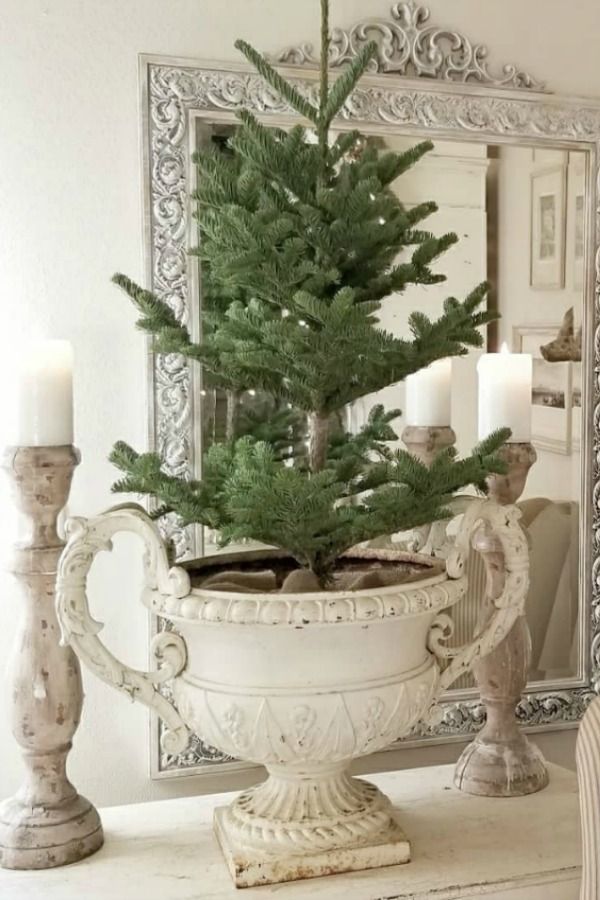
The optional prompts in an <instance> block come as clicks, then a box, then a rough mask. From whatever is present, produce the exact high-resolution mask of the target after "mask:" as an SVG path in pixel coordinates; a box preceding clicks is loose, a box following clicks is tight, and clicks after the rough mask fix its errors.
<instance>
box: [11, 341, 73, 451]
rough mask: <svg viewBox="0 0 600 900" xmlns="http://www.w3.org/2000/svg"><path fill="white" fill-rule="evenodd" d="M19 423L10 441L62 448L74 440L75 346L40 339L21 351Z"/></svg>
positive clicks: (15, 426) (22, 445)
mask: <svg viewBox="0 0 600 900" xmlns="http://www.w3.org/2000/svg"><path fill="white" fill-rule="evenodd" d="M15 368H16V377H17V381H16V388H17V389H16V398H15V400H16V403H15V406H16V409H15V424H14V428H13V429H11V430H12V432H13V433H12V434H11V435H10V443H11V444H14V445H16V446H20V447H59V446H61V445H64V444H72V443H73V348H72V347H71V345H70V344H69V342H68V341H36V342H34V343H31V344H28V345H26V346H24V347H23V348H22V349H20V351H19V352H18V358H17V361H16V367H15Z"/></svg>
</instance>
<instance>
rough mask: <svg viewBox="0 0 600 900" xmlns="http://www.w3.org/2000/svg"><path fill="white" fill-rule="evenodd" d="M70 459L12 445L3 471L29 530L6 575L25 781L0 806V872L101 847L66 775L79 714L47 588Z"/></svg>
mask: <svg viewBox="0 0 600 900" xmlns="http://www.w3.org/2000/svg"><path fill="white" fill-rule="evenodd" d="M78 462H79V453H78V451H77V450H76V449H75V448H74V447H72V446H62V447H13V448H9V449H7V450H6V451H5V453H4V456H3V459H2V468H4V470H5V471H6V472H7V473H8V475H9V477H10V480H11V483H12V493H13V496H14V498H15V501H16V504H17V506H18V507H19V509H20V510H21V512H23V513H24V515H25V517H26V519H27V520H28V523H29V533H28V535H27V538H26V540H25V541H23V542H21V543H19V544H16V545H15V548H14V552H13V558H12V564H11V569H10V570H11V572H12V573H13V574H14V575H15V578H16V583H17V585H18V587H19V591H18V596H19V602H20V607H21V609H20V615H21V621H20V624H19V627H18V631H17V634H16V637H15V644H14V652H13V656H12V659H11V661H10V665H9V672H8V679H9V685H10V690H11V709H12V731H13V734H14V737H15V739H16V740H17V742H18V743H19V744H20V746H21V748H22V750H23V760H24V763H25V767H26V775H25V780H24V783H23V784H22V785H21V787H20V789H19V790H18V791H17V793H16V794H15V795H14V796H13V797H11V798H9V799H8V800H5V801H4V802H3V803H2V804H0V865H2V866H3V867H4V868H7V869H48V868H51V867H53V866H63V865H66V864H67V863H72V862H76V861H77V860H80V859H83V858H84V857H86V856H89V855H90V854H91V853H94V852H95V851H96V850H98V849H99V847H101V846H102V843H103V834H102V825H101V823H100V818H99V816H98V813H97V811H96V810H95V808H94V807H93V806H92V804H91V803H89V801H88V800H86V799H85V798H84V797H81V796H80V795H79V794H78V793H77V791H76V790H75V788H74V787H73V785H72V784H71V783H70V781H69V780H68V778H67V775H66V761H67V755H68V753H69V751H70V749H71V741H72V738H73V735H74V734H75V731H76V729H77V726H78V725H79V719H80V715H81V708H82V704H83V689H82V684H81V670H80V668H79V661H78V659H77V657H76V656H75V654H74V653H73V650H72V649H71V648H70V647H68V646H67V647H63V646H61V645H60V643H59V641H60V630H59V625H58V620H57V618H56V612H55V609H54V583H55V579H56V571H57V566H58V559H59V557H60V554H61V552H62V549H63V547H64V541H62V540H61V538H60V537H59V535H58V533H57V518H58V515H59V513H60V511H61V509H62V508H63V507H64V506H65V504H66V502H67V498H68V496H69V490H70V487H71V480H72V477H73V471H74V469H75V466H76V465H77V464H78Z"/></svg>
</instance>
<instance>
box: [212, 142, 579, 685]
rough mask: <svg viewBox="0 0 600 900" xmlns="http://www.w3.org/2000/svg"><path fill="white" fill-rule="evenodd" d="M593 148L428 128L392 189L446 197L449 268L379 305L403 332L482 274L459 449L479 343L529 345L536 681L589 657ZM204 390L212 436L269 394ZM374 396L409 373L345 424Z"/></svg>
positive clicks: (458, 384)
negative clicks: (434, 137)
mask: <svg viewBox="0 0 600 900" xmlns="http://www.w3.org/2000/svg"><path fill="white" fill-rule="evenodd" d="M232 128H233V126H232V125H230V124H227V125H219V126H211V125H208V124H202V125H201V126H200V127H199V129H198V135H199V143H200V144H204V145H205V144H206V143H207V142H211V143H216V144H217V145H218V146H219V147H220V148H221V150H222V152H227V145H226V141H227V137H228V135H229V134H231V131H232ZM374 139H375V140H377V141H378V142H380V143H381V145H382V146H387V147H389V148H390V149H393V150H401V149H403V148H406V147H409V146H412V145H413V144H414V143H415V142H416V141H417V140H419V138H415V137H410V138H409V137H405V136H398V135H389V134H386V135H385V137H375V138H374ZM586 161H587V156H586V153H585V152H584V151H572V150H570V151H566V150H562V149H558V148H557V149H548V148H547V147H545V148H544V149H541V148H539V147H535V148H534V147H531V146H513V145H511V144H501V145H485V144H482V143H474V142H454V141H441V140H439V141H434V149H433V150H432V151H431V152H430V153H429V154H428V155H427V156H426V157H424V158H423V159H422V160H421V161H420V163H419V164H418V165H417V166H415V167H414V168H412V169H410V171H409V172H408V173H407V174H406V175H404V176H401V177H400V178H399V179H398V180H397V181H396V183H395V186H394V189H395V190H396V191H397V193H398V195H399V196H400V199H401V200H402V201H403V202H404V203H405V204H406V205H407V206H412V205H414V204H417V203H420V202H423V201H428V200H435V202H436V203H437V205H438V211H437V212H436V213H435V214H434V215H433V216H432V217H431V218H430V219H429V220H428V227H430V229H431V230H432V231H433V232H434V233H435V234H443V233H445V232H449V231H452V232H456V233H457V235H458V236H459V242H458V243H457V244H456V245H455V246H454V247H452V248H451V249H450V250H449V251H448V252H447V253H445V254H444V256H443V258H442V259H441V260H440V262H439V264H438V266H437V268H438V270H439V271H442V272H443V273H444V274H445V275H446V276H447V281H446V282H445V283H442V284H438V285H429V286H426V287H424V286H414V285H413V286H409V288H408V289H407V290H406V291H405V292H404V294H403V295H402V296H392V297H389V298H387V299H386V300H385V301H384V303H383V305H382V310H381V314H380V321H381V324H382V326H383V327H384V328H386V329H388V330H389V331H391V332H393V333H394V334H395V335H399V336H401V335H403V334H406V333H407V331H408V326H407V313H408V312H409V311H411V310H412V309H421V310H422V311H423V312H425V313H426V314H427V315H430V316H432V317H435V316H437V315H439V313H440V312H441V308H442V303H443V301H444V299H445V298H446V297H448V296H455V297H457V298H460V299H462V298H464V297H465V296H466V295H467V294H468V293H469V292H470V291H471V290H472V289H473V288H474V287H475V286H476V285H477V284H478V283H479V282H481V281H484V280H487V281H489V283H490V291H489V294H488V299H487V303H488V307H490V308H492V309H494V310H497V312H498V313H499V315H500V318H499V319H498V321H497V322H495V323H493V324H492V325H490V326H488V328H487V330H486V333H485V335H484V345H483V347H482V349H481V351H472V352H470V353H469V354H468V356H467V357H465V358H462V359H454V360H453V361H452V400H451V425H452V427H453V429H454V431H455V432H456V435H457V449H458V450H459V452H460V453H464V452H467V451H469V450H470V449H471V448H472V447H473V446H474V445H475V444H476V443H477V440H478V385H477V361H478V358H479V357H480V356H481V353H485V352H487V353H489V352H497V351H499V350H500V347H501V345H502V344H506V346H507V348H508V349H509V350H510V351H511V352H513V353H527V354H531V356H532V358H533V366H532V371H533V376H532V391H531V411H530V412H531V442H532V444H533V446H534V448H535V451H536V453H537V460H536V462H535V463H534V465H533V466H532V468H531V469H530V471H529V475H528V478H527V481H526V484H525V488H524V490H523V493H522V494H521V496H520V498H519V500H518V505H519V507H520V509H521V512H522V524H523V526H524V527H525V529H526V530H527V534H528V537H529V542H530V554H531V555H530V559H531V571H530V578H531V584H530V592H529V597H528V601H527V618H528V622H529V626H530V631H531V639H532V657H531V670H530V683H533V682H537V681H544V682H555V681H565V680H568V679H573V678H577V677H580V676H581V667H582V664H583V663H582V659H581V651H580V645H581V643H582V638H581V621H580V618H581V617H580V608H581V606H582V596H581V591H582V589H581V587H580V578H579V571H580V555H581V539H580V535H581V534H582V522H583V515H584V510H583V502H582V497H583V493H582V488H583V480H584V479H583V471H584V468H585V466H584V464H583V462H584V461H583V460H582V446H583V441H582V422H583V420H584V416H583V415H582V410H585V408H586V395H587V391H586V389H585V382H586V376H585V372H586V362H587V363H589V360H586V353H585V347H586V345H587V342H588V334H587V330H586V322H585V316H584V303H583V298H584V272H585V264H584V254H585V226H586V220H585V215H586V191H585V171H586ZM205 293H206V295H207V296H206V299H204V298H203V302H204V303H206V302H210V298H209V293H210V290H209V286H208V287H206V288H205ZM582 348H583V352H582ZM582 360H583V361H582ZM582 366H583V372H582ZM202 394H203V397H202V404H203V412H202V438H203V442H204V446H205V447H206V445H207V444H210V443H211V442H213V441H215V440H222V439H223V438H224V437H226V436H229V435H231V434H232V433H233V432H234V430H235V422H236V420H239V418H240V417H242V418H243V417H244V416H246V415H248V414H250V415H252V414H253V413H261V414H262V413H263V412H264V410H263V409H261V404H263V403H264V398H261V397H260V396H258V395H256V394H255V393H254V392H248V393H247V394H245V395H242V396H237V395H233V394H231V393H229V394H228V393H226V392H222V391H220V390H218V389H216V388H215V387H214V386H212V385H211V384H210V381H209V380H205V382H204V384H203V392H202ZM378 402H384V403H385V404H386V405H387V406H388V407H400V408H402V409H404V408H405V389H404V386H403V385H397V386H394V387H391V388H388V389H386V390H385V391H382V392H379V393H378V394H377V395H370V396H369V397H365V398H363V399H362V400H361V401H359V402H358V403H356V404H354V406H353V408H352V409H351V410H350V411H349V417H348V420H349V427H350V428H351V429H353V430H354V429H357V428H359V427H360V426H361V424H362V423H363V422H364V421H365V419H366V417H367V415H368V412H369V410H370V408H371V407H372V406H373V405H374V404H375V403H378ZM404 424H405V421H403V418H401V419H400V420H399V421H397V422H396V423H395V425H396V431H397V433H398V435H400V434H401V433H402V429H403V426H404ZM432 424H436V423H432ZM300 437H301V436H300ZM396 540H397V539H396ZM215 550H216V546H215V536H214V535H210V534H207V535H206V536H205V552H214V551H215ZM471 569H472V571H471V587H470V594H469V596H468V597H467V601H466V602H465V603H463V604H462V606H461V607H460V609H458V610H457V611H456V612H455V628H456V633H455V638H454V640H455V642H456V643H457V644H458V643H463V642H465V641H466V640H468V639H469V638H470V635H471V634H472V632H473V630H474V628H475V625H476V618H477V605H478V601H479V597H480V595H481V592H482V591H483V590H484V584H485V571H484V567H483V564H482V562H481V560H472V561H471ZM472 685H473V680H472V676H470V675H467V676H464V677H463V679H462V682H460V683H459V685H458V690H464V689H465V688H469V687H471V686H472Z"/></svg>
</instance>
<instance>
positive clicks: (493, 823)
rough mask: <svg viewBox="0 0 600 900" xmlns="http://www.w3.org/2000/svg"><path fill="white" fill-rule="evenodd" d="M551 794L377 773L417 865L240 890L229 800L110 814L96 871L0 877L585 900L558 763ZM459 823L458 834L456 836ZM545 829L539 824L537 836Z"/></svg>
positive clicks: (114, 891)
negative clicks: (500, 793)
mask: <svg viewBox="0 0 600 900" xmlns="http://www.w3.org/2000/svg"><path fill="white" fill-rule="evenodd" d="M550 774H551V786H550V787H549V788H548V790H547V791H542V792H541V793H539V794H534V795H531V796H529V797H521V798H517V799H514V800H506V801H498V800H494V799H490V798H485V797H471V796H468V795H467V794H462V793H461V792H459V791H456V790H454V789H453V788H452V775H453V768H452V767H451V766H444V767H440V768H431V769H415V770H413V771H410V772H395V773H389V774H386V775H377V776H371V780H373V781H374V782H376V784H377V785H378V787H379V788H380V789H381V790H383V791H384V792H385V793H387V794H388V795H389V796H390V797H391V799H392V801H393V802H394V804H395V805H396V806H398V807H399V808H400V809H401V811H402V819H403V821H404V823H405V824H406V826H407V828H408V829H409V830H410V832H411V835H412V838H413V860H412V862H410V863H409V864H408V865H405V866H393V867H391V868H383V869H379V870H376V871H370V872H355V873H352V874H348V875H335V876H332V877H328V878H316V879H314V880H312V881H310V882H295V883H291V884H287V885H278V886H277V887H275V888H270V887H260V888H248V889H246V890H244V891H243V892H241V893H240V891H238V890H236V889H235V888H234V887H233V885H232V884H231V879H230V876H229V873H228V871H227V868H226V866H225V863H224V861H223V858H222V856H221V853H220V850H219V848H218V846H217V842H216V840H215V838H214V835H213V832H212V827H211V819H212V815H213V809H214V806H215V805H219V804H223V803H228V802H229V801H230V800H231V799H232V797H231V795H228V794H225V795H219V796H216V797H204V798H197V797H196V798H187V799H182V800H171V801H166V802H163V803H150V804H143V805H138V806H121V807H116V808H112V809H106V810H103V811H102V818H103V821H104V825H105V831H106V845H105V847H104V849H103V850H101V851H100V852H99V853H98V854H97V855H96V856H95V857H94V858H93V859H92V860H91V861H90V862H89V863H88V862H83V863H80V864H79V865H77V866H72V867H70V868H67V869H63V870H62V871H60V872H57V871H50V872H45V873H44V874H43V876H42V877H41V878H40V877H35V876H33V875H31V874H30V873H19V877H17V876H16V875H14V874H12V873H0V896H2V897H7V898H8V897H10V900H81V898H82V897H91V898H94V900H95V898H113V897H114V898H115V900H116V898H118V900H165V898H168V900H234V898H237V900H266V898H268V897H277V898H278V900H300V898H306V897H310V898H311V900H341V898H344V900H384V898H385V900H467V898H472V897H485V900H577V897H578V894H579V877H580V868H579V866H580V852H581V850H580V841H579V815H578V806H577V784H576V778H575V775H574V774H573V773H571V772H568V771H566V770H565V769H561V768H558V767H556V766H551V769H550ZM457 823H460V827H457ZM533 823H535V827H533Z"/></svg>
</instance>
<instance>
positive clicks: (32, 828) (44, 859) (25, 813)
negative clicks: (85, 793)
mask: <svg viewBox="0 0 600 900" xmlns="http://www.w3.org/2000/svg"><path fill="white" fill-rule="evenodd" d="M103 841H104V836H103V833H102V825H101V823H100V817H99V815H98V812H97V811H96V809H95V808H94V807H93V806H92V804H91V803H90V802H89V800H86V799H85V797H81V796H80V795H79V794H75V795H74V796H73V797H72V798H70V799H69V800H67V801H64V802H62V803H58V804H57V805H56V806H52V805H47V806H44V807H43V808H38V809H36V808H35V807H32V806H31V804H27V803H26V802H25V801H23V800H21V799H20V798H19V796H18V795H16V796H15V797H10V798H9V799H8V800H5V801H4V802H3V803H2V804H0V865H2V867H3V868H5V869H49V868H53V867H54V866H66V865H69V863H74V862H78V861H79V860H81V859H85V857H86V856H91V854H92V853H95V852H96V850H99V849H100V847H101V846H102V844H103Z"/></svg>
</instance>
